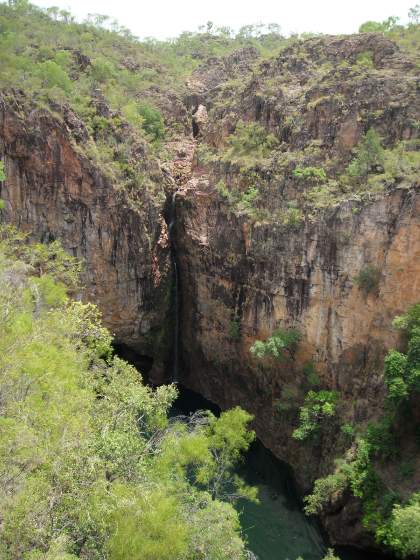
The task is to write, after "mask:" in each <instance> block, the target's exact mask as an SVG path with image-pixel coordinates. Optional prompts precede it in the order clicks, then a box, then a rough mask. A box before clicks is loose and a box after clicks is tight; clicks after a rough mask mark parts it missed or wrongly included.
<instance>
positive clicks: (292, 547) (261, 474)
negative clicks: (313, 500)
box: [237, 441, 326, 560]
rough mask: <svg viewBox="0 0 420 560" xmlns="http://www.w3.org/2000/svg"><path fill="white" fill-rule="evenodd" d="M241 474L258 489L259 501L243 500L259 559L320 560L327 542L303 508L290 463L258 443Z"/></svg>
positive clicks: (250, 541)
mask: <svg viewBox="0 0 420 560" xmlns="http://www.w3.org/2000/svg"><path fill="white" fill-rule="evenodd" d="M240 474H241V475H242V476H243V477H244V478H245V480H246V481H247V482H248V484H252V485H253V486H257V487H258V489H259V504H254V503H250V502H249V501H245V500H244V501H241V502H239V503H238V504H237V509H238V510H239V511H240V513H241V525H242V528H243V531H244V533H245V535H246V538H247V540H248V547H249V548H250V550H252V552H254V554H256V555H257V557H258V558H259V559H260V560H296V558H298V557H299V556H301V557H302V558H304V560H321V558H323V557H324V554H325V552H326V546H325V545H326V543H325V541H324V538H323V536H322V534H321V532H320V530H319V528H318V527H317V525H316V524H315V523H314V522H312V521H311V520H310V519H308V518H307V517H306V516H305V515H304V514H303V513H302V510H301V504H300V502H299V498H298V495H297V492H296V488H295V484H294V481H293V475H292V473H291V471H290V469H289V468H288V466H287V465H286V464H284V463H282V462H280V461H278V460H276V459H275V457H273V455H272V454H271V453H270V452H269V451H268V450H267V449H265V448H264V447H263V445H262V444H261V443H260V442H258V441H257V442H256V443H255V444H254V445H253V446H252V448H251V450H250V452H249V453H248V454H247V456H246V458H245V463H244V466H243V467H242V469H240Z"/></svg>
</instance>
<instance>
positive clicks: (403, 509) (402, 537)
mask: <svg viewBox="0 0 420 560" xmlns="http://www.w3.org/2000/svg"><path fill="white" fill-rule="evenodd" d="M389 540H390V544H391V545H392V547H393V548H394V549H395V550H396V551H397V552H399V553H400V554H401V556H402V557H403V558H405V557H406V556H409V555H410V556H411V555H412V556H413V557H414V556H418V555H419V554H420V493H417V494H413V495H412V497H411V499H410V500H409V501H408V503H407V504H406V505H405V506H401V505H399V504H397V505H395V506H394V509H393V512H392V519H391V524H390V537H389Z"/></svg>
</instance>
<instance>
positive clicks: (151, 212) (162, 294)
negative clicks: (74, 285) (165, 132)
mask: <svg viewBox="0 0 420 560" xmlns="http://www.w3.org/2000/svg"><path fill="white" fill-rule="evenodd" d="M26 104H27V101H26V100H25V99H23V98H21V99H20V100H19V97H18V98H17V99H16V100H15V101H13V102H12V101H11V100H10V97H9V98H3V100H2V103H1V106H0V131H1V139H0V141H1V144H0V150H1V153H2V154H3V157H4V160H5V164H6V173H7V181H6V182H5V183H4V184H3V186H2V189H1V193H0V196H1V198H2V199H3V200H4V201H5V203H6V206H5V210H4V211H3V218H4V219H5V220H7V221H8V222H10V223H13V224H14V225H16V226H17V227H18V228H20V229H21V230H23V231H26V232H28V233H29V234H30V237H31V238H32V239H33V240H38V241H50V240H53V239H59V240H60V241H61V242H62V244H63V246H64V247H65V249H67V250H68V251H69V252H70V253H71V254H73V255H74V256H77V257H80V258H82V259H83V260H84V262H85V265H86V266H85V272H84V275H83V279H82V280H83V283H84V285H85V286H86V289H85V290H84V292H83V298H84V299H86V300H89V301H93V302H95V303H97V304H98V305H99V307H100V309H101V311H102V313H103V318H104V321H105V324H106V326H107V327H109V329H110V330H111V332H113V333H114V334H115V337H116V340H117V341H118V342H123V343H124V344H126V345H129V346H131V347H132V348H133V349H135V350H136V351H137V352H139V353H140V354H145V355H147V356H149V357H151V358H154V359H155V367H156V368H158V369H162V368H163V361H164V360H165V358H166V357H167V356H166V354H165V351H166V350H165V347H164V342H165V341H164V340H163V338H164V335H163V331H164V327H165V318H166V315H167V312H168V308H169V295H168V294H169V287H170V281H171V266H170V258H169V245H168V237H167V226H166V223H165V220H164V219H163V214H162V203H161V202H157V201H156V200H155V199H154V198H153V196H152V195H151V194H149V192H148V191H147V189H145V188H141V185H139V188H138V190H137V192H135V193H130V194H128V193H126V192H125V191H124V190H123V189H119V188H118V187H119V185H118V184H115V182H113V181H112V180H111V179H109V178H108V177H107V176H106V175H105V173H104V172H102V171H101V169H100V167H98V166H97V165H96V166H95V165H94V164H92V162H91V161H90V160H89V159H88V158H87V157H86V156H85V155H84V154H83V152H82V149H81V147H80V146H79V145H78V144H77V143H76V141H75V139H74V137H73V136H72V130H71V128H70V127H69V126H68V125H67V124H66V123H65V122H62V121H60V120H58V119H57V118H55V117H54V116H52V115H51V113H49V112H47V111H43V110H37V109H34V110H32V111H29V110H28V108H27V105H26ZM76 124H77V123H76ZM75 128H76V129H77V130H79V129H80V128H81V126H75ZM77 138H80V135H79V136H77ZM81 139H82V140H84V141H86V140H87V138H86V137H84V136H83V135H82V138H81ZM143 157H144V160H145V163H146V165H147V166H149V167H150V168H151V174H152V175H153V176H154V181H155V185H156V189H158V190H160V192H161V193H162V194H161V196H160V201H161V200H162V199H163V200H164V199H165V193H164V186H165V184H166V185H167V184H168V183H169V184H170V179H169V178H168V177H167V176H165V175H164V173H163V172H162V171H161V170H160V169H159V167H158V164H157V163H156V162H153V160H152V158H150V157H149V156H148V155H147V152H146V153H144V156H143Z"/></svg>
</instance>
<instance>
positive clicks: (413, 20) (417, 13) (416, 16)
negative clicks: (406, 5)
mask: <svg viewBox="0 0 420 560" xmlns="http://www.w3.org/2000/svg"><path fill="white" fill-rule="evenodd" d="M408 19H409V21H410V25H418V24H419V23H420V4H416V5H415V6H414V7H413V8H410V9H409V10H408Z"/></svg>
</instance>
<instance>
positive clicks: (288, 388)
mask: <svg viewBox="0 0 420 560" xmlns="http://www.w3.org/2000/svg"><path fill="white" fill-rule="evenodd" d="M298 396H299V390H298V388H297V387H296V385H295V384H293V383H288V384H287V385H285V386H284V387H283V388H282V390H281V398H280V399H277V400H276V401H275V403H274V406H275V408H276V410H277V412H279V413H283V412H288V411H290V410H293V409H294V408H296V401H297V399H298Z"/></svg>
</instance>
